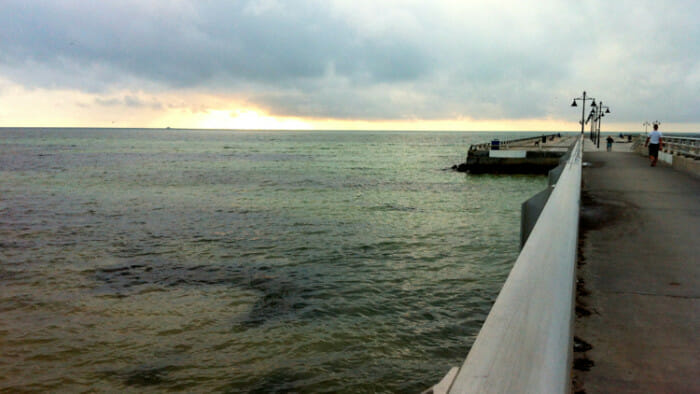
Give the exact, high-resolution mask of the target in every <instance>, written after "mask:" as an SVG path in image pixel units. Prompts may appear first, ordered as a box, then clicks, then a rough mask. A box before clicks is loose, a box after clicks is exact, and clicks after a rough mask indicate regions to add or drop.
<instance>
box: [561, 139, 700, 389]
mask: <svg viewBox="0 0 700 394" xmlns="http://www.w3.org/2000/svg"><path fill="white" fill-rule="evenodd" d="M613 150H614V151H613V152H611V153H608V152H605V143H604V142H603V143H602V144H601V149H600V150H597V149H595V147H594V146H593V145H592V144H591V143H590V141H587V143H586V145H585V147H584V151H585V153H584V161H585V162H588V163H590V166H587V167H585V168H584V171H583V182H584V183H583V189H582V190H583V201H582V210H581V232H580V234H579V239H580V240H581V251H580V255H579V268H578V280H579V281H583V283H582V285H583V287H582V288H580V289H579V292H578V295H577V318H576V322H575V335H576V336H577V337H578V338H580V339H582V340H584V341H585V342H587V343H589V344H590V345H592V349H590V350H588V351H586V352H585V353H575V355H574V358H575V359H579V360H578V363H575V364H579V365H585V364H586V363H585V361H587V360H590V361H592V362H593V365H592V366H591V367H590V370H589V371H582V370H576V369H575V370H574V373H573V376H574V390H575V391H578V390H584V391H585V393H588V394H591V393H700V339H699V338H700V335H699V334H700V300H699V299H698V296H699V295H700V280H699V274H700V181H699V180H697V178H693V177H692V176H690V175H687V174H684V173H681V172H678V171H674V170H673V169H672V168H670V167H667V166H665V165H662V164H659V165H658V166H657V167H650V165H649V161H648V159H647V158H645V157H642V156H639V155H637V154H635V153H631V152H629V146H628V145H627V144H614V147H613ZM621 150H622V152H621ZM624 151H627V152H624ZM586 312H590V315H588V316H585V314H586ZM582 359H583V361H584V362H583V363H582V362H581V361H582ZM584 369H585V368H584Z"/></svg>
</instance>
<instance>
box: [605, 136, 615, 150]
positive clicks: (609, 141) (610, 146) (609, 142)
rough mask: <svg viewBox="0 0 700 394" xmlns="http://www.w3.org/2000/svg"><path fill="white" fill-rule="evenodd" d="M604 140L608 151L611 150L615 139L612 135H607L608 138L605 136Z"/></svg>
mask: <svg viewBox="0 0 700 394" xmlns="http://www.w3.org/2000/svg"><path fill="white" fill-rule="evenodd" d="M605 141H606V142H607V143H608V152H610V151H612V144H613V142H614V141H615V140H613V137H611V136H608V138H606V139H605Z"/></svg>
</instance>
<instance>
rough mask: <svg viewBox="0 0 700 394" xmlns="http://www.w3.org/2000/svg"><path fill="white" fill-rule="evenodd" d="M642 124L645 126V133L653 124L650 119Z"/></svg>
mask: <svg viewBox="0 0 700 394" xmlns="http://www.w3.org/2000/svg"><path fill="white" fill-rule="evenodd" d="M642 126H644V134H647V127H649V126H651V123H649V121H648V120H647V121H645V122H644V123H642Z"/></svg>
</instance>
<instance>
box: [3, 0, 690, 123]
mask: <svg viewBox="0 0 700 394" xmlns="http://www.w3.org/2000/svg"><path fill="white" fill-rule="evenodd" d="M0 4H1V5H2V12H0V127H50V126H56V127H157V128H159V127H172V128H224V129H318V130H326V129H343V130H352V129H362V130H458V131H461V130H465V131H468V130H483V131H491V130H509V131H510V130H526V131H574V130H580V123H579V122H580V119H581V111H582V107H581V104H582V101H579V106H578V107H577V108H572V107H571V102H572V99H574V98H580V97H582V93H583V91H586V93H587V97H594V98H595V100H596V102H597V103H598V102H601V101H602V103H603V105H604V106H607V107H609V109H610V111H611V113H610V114H607V116H605V117H604V118H603V121H602V130H603V131H606V129H607V131H641V130H642V129H643V123H644V122H645V121H656V120H658V121H660V122H661V124H662V127H661V128H662V130H665V131H680V132H684V131H687V132H700V23H698V20H699V19H700V2H698V1H696V0H689V1H683V0H669V1H663V2H661V1H658V0H653V1H647V0H634V1H627V0H619V1H596V0H591V1H558V0H537V1H522V0H489V1H483V0H480V1H471V0H426V1H416V0H305V1H301V0H286V1H285V0H228V1H219V0H189V1H188V0H162V1H151V0H100V1H85V0H31V1H28V0H0ZM590 104H591V102H590V101H587V102H586V116H587V115H588V114H587V112H588V110H589V108H590ZM588 128H589V126H586V130H588Z"/></svg>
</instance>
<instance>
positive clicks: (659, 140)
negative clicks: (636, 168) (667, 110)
mask: <svg viewBox="0 0 700 394" xmlns="http://www.w3.org/2000/svg"><path fill="white" fill-rule="evenodd" d="M663 144H664V142H663V135H662V134H661V132H660V131H659V124H658V123H654V131H652V132H651V133H650V134H649V136H648V137H647V141H646V142H645V143H644V146H649V161H650V162H651V166H652V167H654V166H656V162H657V161H658V160H659V149H661V148H663Z"/></svg>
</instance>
